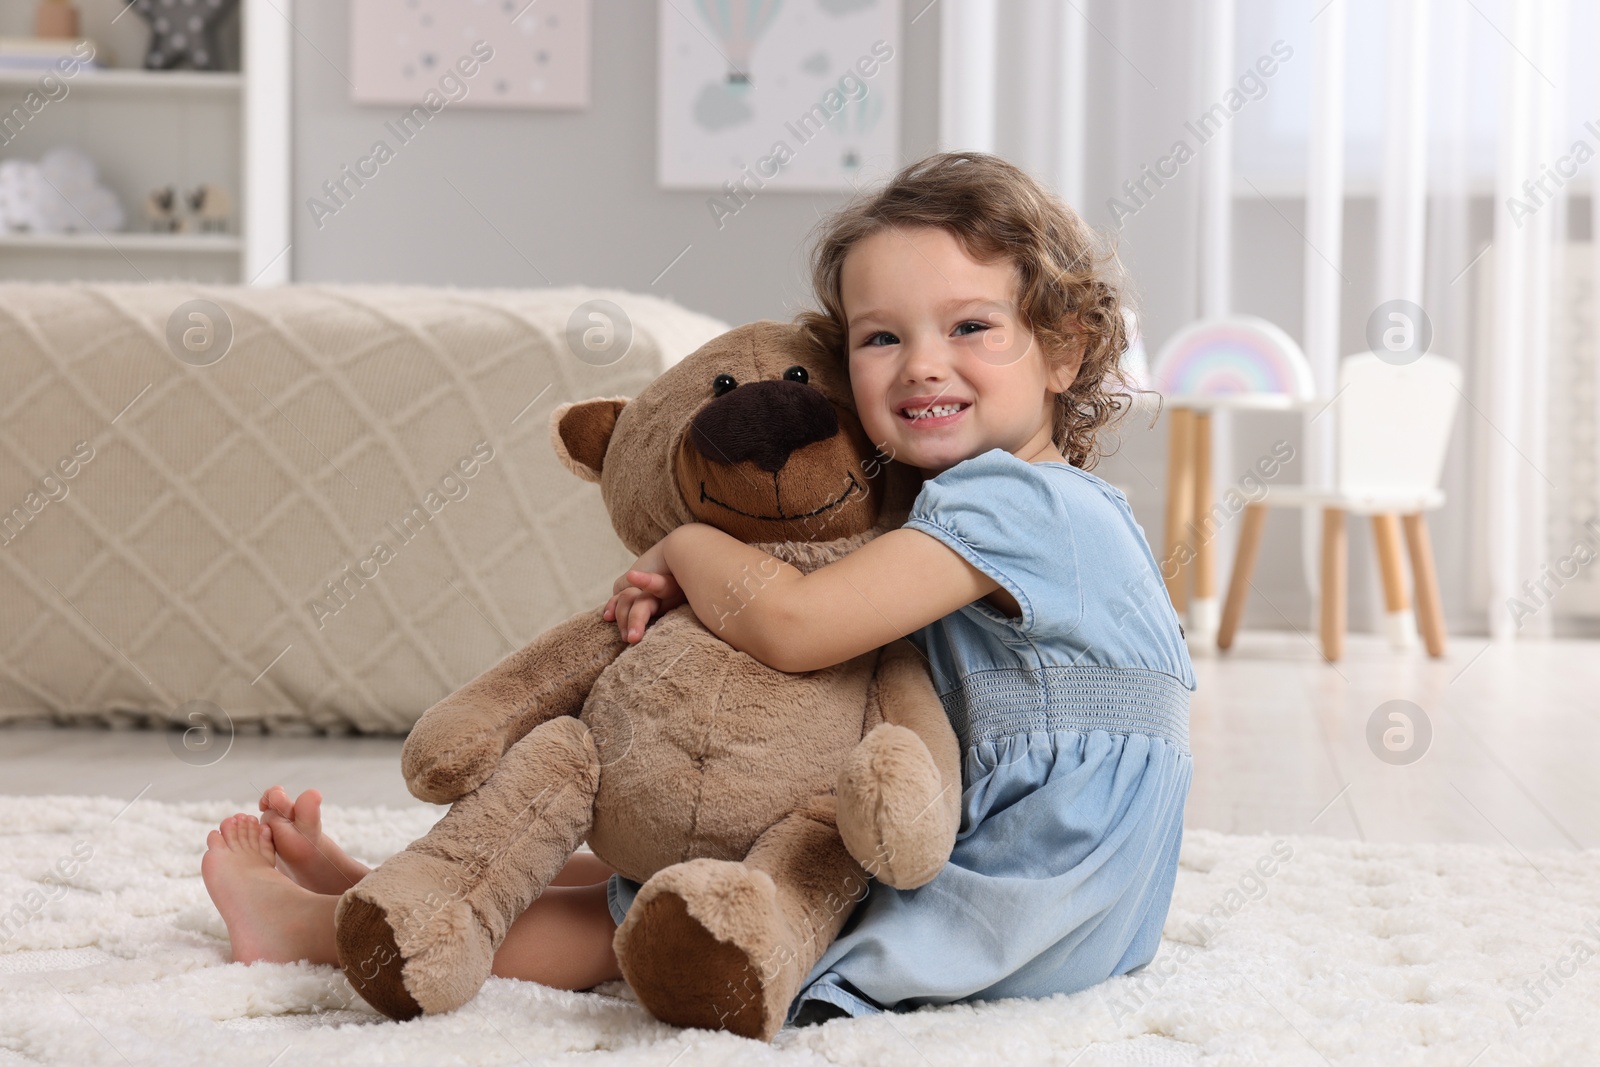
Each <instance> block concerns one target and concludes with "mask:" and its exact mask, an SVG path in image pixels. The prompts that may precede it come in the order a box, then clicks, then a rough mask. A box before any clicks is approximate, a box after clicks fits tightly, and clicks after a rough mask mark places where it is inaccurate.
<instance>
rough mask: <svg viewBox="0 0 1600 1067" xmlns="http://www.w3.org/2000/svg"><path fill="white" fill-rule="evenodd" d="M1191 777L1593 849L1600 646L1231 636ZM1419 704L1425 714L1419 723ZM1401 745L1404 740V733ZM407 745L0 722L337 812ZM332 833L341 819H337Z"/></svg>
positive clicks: (1276, 817) (1274, 809)
mask: <svg viewBox="0 0 1600 1067" xmlns="http://www.w3.org/2000/svg"><path fill="white" fill-rule="evenodd" d="M1194 663H1195V671H1196V674H1197V676H1198V678H1199V683H1200V688H1199V691H1198V692H1197V693H1196V694H1195V695H1194V700H1193V705H1192V709H1191V722H1190V740H1191V747H1192V750H1193V753H1194V784H1193V787H1192V789H1191V791H1190V795H1189V806H1188V811H1187V813H1186V818H1185V823H1186V825H1188V826H1190V827H1204V828H1207V829H1213V830H1221V831H1224V832H1228V833H1241V834H1256V833H1274V834H1279V833H1298V834H1320V835H1327V836H1335V837H1345V838H1358V839H1361V840H1365V841H1393V842H1408V841H1433V842H1476V843H1485V844H1495V845H1505V844H1509V845H1511V846H1514V847H1516V848H1518V849H1523V850H1528V849H1537V848H1595V847H1600V772H1597V771H1596V770H1595V754H1596V752H1600V641H1549V642H1522V643H1513V644H1504V645H1493V644H1490V643H1489V642H1488V641H1487V640H1486V639H1484V638H1473V637H1458V638H1454V639H1453V642H1452V645H1451V648H1450V653H1449V656H1448V657H1447V658H1446V659H1444V660H1442V661H1433V660H1429V659H1428V658H1427V657H1426V656H1425V655H1423V654H1422V653H1421V652H1420V651H1417V652H1413V653H1410V654H1396V653H1392V652H1390V651H1389V650H1388V648H1387V647H1386V646H1385V645H1383V644H1382V642H1381V641H1379V640H1377V639H1375V638H1372V637H1367V636H1363V635H1352V637H1351V638H1350V640H1349V644H1348V648H1347V652H1346V656H1345V658H1344V659H1343V660H1342V661H1341V662H1339V663H1338V664H1335V665H1329V664H1327V663H1324V662H1323V661H1322V659H1321V657H1320V656H1319V655H1318V653H1317V650H1316V648H1315V647H1313V646H1312V645H1310V644H1309V643H1308V640H1307V639H1306V638H1304V637H1302V636H1299V635H1296V634H1288V633H1285V634H1279V633H1245V634H1241V635H1240V637H1239V639H1238V642H1237V644H1236V645H1235V647H1234V649H1233V651H1231V652H1230V653H1228V654H1227V655H1226V656H1218V655H1216V654H1215V653H1214V652H1213V653H1210V654H1205V653H1201V652H1197V653H1195V656H1194ZM1390 701H1407V702H1409V704H1401V705H1394V706H1392V707H1389V708H1385V713H1387V712H1388V711H1390V710H1394V709H1395V708H1398V709H1399V710H1401V711H1403V712H1405V713H1406V714H1407V716H1408V718H1410V719H1411V720H1413V724H1414V725H1413V730H1412V744H1411V747H1410V749H1409V751H1408V750H1406V749H1405V748H1404V747H1403V746H1402V747H1401V750H1400V751H1399V753H1398V756H1401V757H1403V756H1406V755H1409V754H1410V753H1414V752H1416V751H1418V750H1419V749H1421V748H1422V744H1421V739H1422V734H1423V731H1422V729H1421V727H1420V725H1419V723H1420V720H1421V718H1422V717H1426V720H1427V722H1428V723H1429V724H1430V725H1431V733H1432V737H1431V740H1430V741H1429V742H1428V743H1427V745H1426V749H1425V753H1424V754H1423V755H1422V757H1421V758H1420V759H1416V760H1415V761H1414V762H1411V763H1405V764H1402V763H1392V762H1386V761H1385V759H1383V758H1380V756H1379V755H1378V753H1383V754H1384V755H1386V756H1388V757H1389V758H1390V759H1395V758H1397V756H1396V754H1395V753H1391V751H1390V750H1389V749H1387V748H1385V747H1384V744H1383V742H1382V732H1383V729H1397V728H1398V725H1399V724H1398V723H1397V721H1395V720H1385V721H1384V722H1383V723H1382V729H1380V730H1378V731H1377V735H1378V740H1377V742H1376V744H1369V742H1368V727H1369V721H1370V720H1371V719H1372V717H1373V714H1374V712H1376V711H1378V709H1379V708H1380V707H1381V706H1384V705H1386V704H1388V702H1390ZM1416 709H1420V711H1421V715H1420V716H1419V715H1418V714H1417V710H1416ZM1395 740H1396V741H1404V740H1405V739H1404V737H1403V736H1398V735H1397V736H1396V737H1395ZM399 756H400V741H399V740H396V739H370V738H301V737H259V736H243V735H241V736H238V737H236V738H234V741H233V745H232V747H231V749H229V750H228V752H227V754H226V756H224V757H223V758H222V759H220V760H218V761H217V762H215V763H213V764H212V765H210V766H204V767H201V766H191V765H188V764H186V763H184V762H183V761H181V760H179V759H178V758H177V757H176V756H174V755H173V752H172V750H171V748H170V747H169V744H168V735H167V734H164V733H157V732H147V731H108V730H94V729H86V730H72V729H51V728H23V729H17V728H12V729H0V793H12V794H17V793H21V794H51V793H90V794H103V795H109V796H116V797H124V798H127V799H130V800H131V799H132V798H133V797H135V796H138V795H140V794H141V791H142V793H143V795H144V796H145V797H148V798H151V799H155V800H202V799H224V798H225V799H231V800H234V801H237V803H238V805H239V808H240V810H241V811H255V810H256V806H255V800H256V797H257V796H259V795H260V793H261V791H262V790H263V789H264V788H266V787H267V786H270V785H273V784H275V783H278V784H282V785H284V786H286V787H288V788H289V789H290V790H299V789H302V788H305V787H307V786H313V785H314V786H316V787H318V788H319V789H321V790H322V792H323V794H324V795H325V797H326V798H327V800H328V801H329V802H331V803H334V804H363V805H368V804H388V805H405V806H411V805H417V804H419V802H418V801H416V800H414V799H413V798H412V797H411V796H410V794H408V793H407V792H406V789H405V783H404V782H403V781H402V780H401V778H400V769H399ZM330 830H331V831H333V832H334V833H335V834H337V826H336V825H334V826H330Z"/></svg>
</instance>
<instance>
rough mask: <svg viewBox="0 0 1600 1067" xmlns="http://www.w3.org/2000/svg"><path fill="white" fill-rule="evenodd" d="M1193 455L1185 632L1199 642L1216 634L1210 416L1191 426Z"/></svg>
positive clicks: (1198, 414)
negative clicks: (1191, 560) (1191, 584)
mask: <svg viewBox="0 0 1600 1067" xmlns="http://www.w3.org/2000/svg"><path fill="white" fill-rule="evenodd" d="M1191 425H1192V427H1193V428H1192V429H1191V431H1190V433H1191V434H1192V435H1193V439H1194V444H1193V454H1194V505H1193V507H1192V509H1191V515H1190V520H1189V529H1190V531H1191V536H1192V538H1193V545H1194V590H1193V596H1192V598H1191V599H1190V601H1189V628H1190V629H1191V630H1193V631H1195V635H1196V636H1197V637H1199V638H1200V640H1202V641H1209V640H1210V639H1211V637H1212V635H1213V634H1215V633H1216V630H1217V551H1216V547H1217V546H1216V545H1215V544H1213V543H1212V538H1214V537H1216V535H1217V528H1216V527H1215V526H1213V525H1212V518H1213V516H1212V514H1211V505H1212V499H1211V413H1210V412H1209V411H1196V412H1195V413H1194V421H1193V423H1192V424H1191Z"/></svg>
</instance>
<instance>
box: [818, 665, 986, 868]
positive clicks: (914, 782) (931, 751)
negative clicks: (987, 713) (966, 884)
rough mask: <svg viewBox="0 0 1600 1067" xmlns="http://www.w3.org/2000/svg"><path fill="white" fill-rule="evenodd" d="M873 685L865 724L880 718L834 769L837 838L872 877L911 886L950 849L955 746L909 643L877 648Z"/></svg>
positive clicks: (956, 783)
mask: <svg viewBox="0 0 1600 1067" xmlns="http://www.w3.org/2000/svg"><path fill="white" fill-rule="evenodd" d="M876 682H877V684H876V686H875V687H874V691H873V698H872V700H873V704H874V705H875V706H874V707H871V708H869V712H868V718H867V721H868V722H869V723H871V722H872V721H873V720H874V719H875V718H876V719H881V720H882V721H881V722H879V723H877V725H874V726H872V728H871V729H870V730H869V731H868V732H867V735H866V737H865V738H863V739H862V742H861V744H860V745H858V746H857V747H856V749H855V750H854V751H853V752H851V753H850V756H849V757H848V758H847V759H846V760H845V763H844V766H843V767H841V768H840V770H839V787H838V796H839V803H838V809H837V811H838V827H839V835H840V836H841V837H842V838H843V839H844V843H845V847H846V848H847V849H849V850H850V854H851V855H852V856H854V857H855V858H856V860H857V862H859V863H860V864H861V865H862V866H863V867H865V868H866V869H867V871H868V873H870V874H871V875H872V876H873V877H875V878H877V879H878V880H879V881H882V882H884V883H886V884H888V885H892V886H894V887H895V888H896V889H915V888H916V887H918V886H920V885H925V884H927V883H928V882H929V881H931V880H932V879H933V878H934V876H935V875H937V874H938V873H939V871H940V869H941V868H943V867H944V865H945V861H946V860H948V859H949V858H950V851H951V849H953V848H954V847H955V842H956V831H957V829H958V828H959V826H960V824H961V752H960V745H959V743H958V742H957V740H956V735H955V731H954V730H953V729H951V727H950V720H949V719H948V717H946V715H945V711H944V706H943V704H941V703H940V701H939V696H938V693H937V692H936V691H935V690H934V688H933V683H932V681H931V680H930V679H929V677H928V669H927V665H926V662H925V661H924V660H923V658H922V653H920V652H919V651H917V648H916V646H915V645H913V644H912V643H911V642H910V641H907V640H904V639H901V640H899V641H894V642H892V643H890V644H888V645H885V646H884V647H883V651H882V652H881V653H880V654H879V658H878V666H877V678H876ZM874 712H875V713H876V714H873V713H874Z"/></svg>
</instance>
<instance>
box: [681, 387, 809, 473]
mask: <svg viewBox="0 0 1600 1067" xmlns="http://www.w3.org/2000/svg"><path fill="white" fill-rule="evenodd" d="M838 432H839V419H838V416H836V415H835V414H834V413H833V405H832V404H830V403H828V401H827V398H825V397H824V396H823V395H822V394H821V393H819V392H817V391H816V390H815V389H813V388H811V387H810V386H808V385H801V384H800V383H799V382H791V381H761V382H750V383H748V384H747V385H741V386H737V387H736V388H733V389H730V390H729V391H728V392H726V393H723V394H722V395H721V396H719V397H717V399H715V400H713V401H712V402H711V403H709V404H707V405H706V406H705V407H704V408H702V409H701V410H700V413H699V414H698V415H696V416H695V417H694V419H693V420H691V421H690V423H689V437H690V440H692V441H693V442H694V447H695V448H696V449H697V450H698V451H699V453H700V454H701V455H702V456H704V457H706V458H707V459H709V460H714V461H715V462H717V463H723V464H726V465H728V466H730V467H731V466H733V465H734V464H736V463H743V462H744V461H746V460H750V461H752V462H754V463H755V464H756V465H757V466H759V467H760V468H761V469H762V470H764V471H769V472H772V473H774V474H776V473H777V472H778V471H780V470H782V469H783V465H784V464H785V463H788V462H789V455H790V453H792V452H794V451H795V450H797V449H800V448H804V447H805V446H806V445H809V444H813V443H814V442H817V441H826V440H827V439H828V438H830V437H832V436H833V435H834V434H836V433H838Z"/></svg>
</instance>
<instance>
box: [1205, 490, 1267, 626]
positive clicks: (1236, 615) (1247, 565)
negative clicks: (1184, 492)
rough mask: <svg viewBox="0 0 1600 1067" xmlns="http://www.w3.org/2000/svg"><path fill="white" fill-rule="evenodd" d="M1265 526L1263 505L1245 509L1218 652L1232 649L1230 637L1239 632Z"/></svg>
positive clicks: (1265, 514)
mask: <svg viewBox="0 0 1600 1067" xmlns="http://www.w3.org/2000/svg"><path fill="white" fill-rule="evenodd" d="M1266 524H1267V509H1266V506H1265V505H1262V504H1248V505H1246V506H1245V509H1244V525H1243V527H1241V528H1240V530H1239V547H1238V549H1237V550H1236V551H1235V552H1234V555H1233V573H1232V574H1231V575H1230V576H1229V577H1228V599H1227V601H1226V602H1225V603H1224V604H1223V605H1222V625H1221V626H1219V627H1218V628H1217V647H1218V648H1232V647H1233V636H1234V634H1236V633H1238V631H1239V620H1240V618H1242V617H1243V615H1244V602H1245V598H1246V597H1247V596H1248V595H1249V589H1250V575H1251V573H1252V572H1254V571H1255V569H1256V554H1257V552H1258V550H1259V549H1260V548H1261V530H1262V528H1263V527H1265V526H1266Z"/></svg>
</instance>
